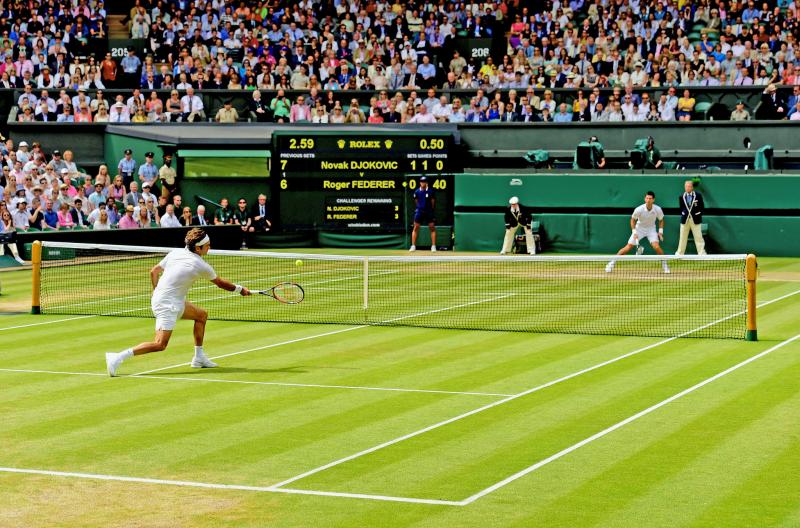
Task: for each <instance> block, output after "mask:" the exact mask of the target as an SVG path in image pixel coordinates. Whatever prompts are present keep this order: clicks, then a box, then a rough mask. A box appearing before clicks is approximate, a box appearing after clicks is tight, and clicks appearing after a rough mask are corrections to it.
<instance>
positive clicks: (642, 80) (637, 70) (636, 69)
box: [630, 62, 647, 86]
mask: <svg viewBox="0 0 800 528" xmlns="http://www.w3.org/2000/svg"><path fill="white" fill-rule="evenodd" d="M630 84H632V85H633V86H644V85H645V84H647V72H646V71H645V70H644V64H642V63H641V62H637V63H636V64H634V65H633V72H632V73H631V79H630Z"/></svg>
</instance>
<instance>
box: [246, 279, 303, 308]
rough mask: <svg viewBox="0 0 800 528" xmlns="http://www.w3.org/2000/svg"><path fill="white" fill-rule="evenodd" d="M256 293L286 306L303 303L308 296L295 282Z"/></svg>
mask: <svg viewBox="0 0 800 528" xmlns="http://www.w3.org/2000/svg"><path fill="white" fill-rule="evenodd" d="M256 293H260V294H261V295H268V296H270V297H272V298H273V299H275V300H276V301H279V302H282V303H284V304H298V303H301V302H303V299H304V298H305V296H306V292H305V291H304V290H303V288H302V286H300V285H299V284H295V283H294V282H280V283H278V284H276V285H275V286H273V287H272V288H270V289H268V290H259V291H258V292H256Z"/></svg>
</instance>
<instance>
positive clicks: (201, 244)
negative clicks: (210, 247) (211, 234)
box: [194, 235, 211, 247]
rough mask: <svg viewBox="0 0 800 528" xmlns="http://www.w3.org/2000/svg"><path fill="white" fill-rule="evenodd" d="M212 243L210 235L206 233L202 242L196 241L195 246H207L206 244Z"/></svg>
mask: <svg viewBox="0 0 800 528" xmlns="http://www.w3.org/2000/svg"><path fill="white" fill-rule="evenodd" d="M210 243H211V239H210V238H208V235H206V236H204V237H203V240H201V241H200V242H197V243H195V245H194V247H197V246H205V245H206V244H210Z"/></svg>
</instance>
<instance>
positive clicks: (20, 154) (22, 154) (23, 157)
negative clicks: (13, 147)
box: [17, 141, 31, 165]
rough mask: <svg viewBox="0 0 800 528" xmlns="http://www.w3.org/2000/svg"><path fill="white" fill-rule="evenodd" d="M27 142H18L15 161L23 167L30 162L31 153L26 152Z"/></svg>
mask: <svg viewBox="0 0 800 528" xmlns="http://www.w3.org/2000/svg"><path fill="white" fill-rule="evenodd" d="M28 146H29V145H28V142H27V141H20V142H19V149H18V150H17V161H19V162H20V163H22V164H23V165H25V164H26V163H28V162H29V161H30V157H31V153H30V152H28Z"/></svg>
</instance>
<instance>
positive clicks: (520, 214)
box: [500, 196, 536, 255]
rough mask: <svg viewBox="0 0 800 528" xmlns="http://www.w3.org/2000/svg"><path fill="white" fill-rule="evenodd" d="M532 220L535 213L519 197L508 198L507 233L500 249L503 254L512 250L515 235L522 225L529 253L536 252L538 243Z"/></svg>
mask: <svg viewBox="0 0 800 528" xmlns="http://www.w3.org/2000/svg"><path fill="white" fill-rule="evenodd" d="M532 220H533V215H532V214H531V213H530V212H529V211H528V209H527V208H526V207H523V206H522V205H521V204H520V203H519V198H517V197H516V196H512V197H511V198H510V199H509V200H508V209H506V212H505V222H506V235H505V237H504V238H503V248H502V249H501V250H500V254H501V255H505V254H506V253H508V252H510V251H511V248H512V247H513V245H514V237H515V236H516V235H517V230H518V229H519V228H520V227H522V229H523V230H524V231H525V244H526V246H527V248H528V254H530V255H535V254H536V244H534V241H533V231H532V230H531V222H532Z"/></svg>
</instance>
